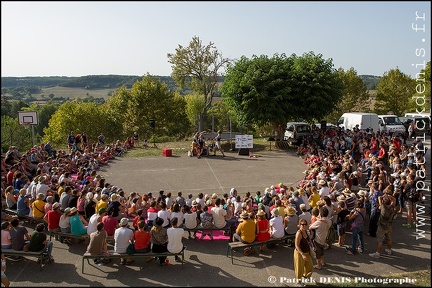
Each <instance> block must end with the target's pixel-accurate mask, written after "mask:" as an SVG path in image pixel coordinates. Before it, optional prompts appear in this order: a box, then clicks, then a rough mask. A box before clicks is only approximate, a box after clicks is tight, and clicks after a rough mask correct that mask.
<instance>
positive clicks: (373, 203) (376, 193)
mask: <svg viewBox="0 0 432 288" xmlns="http://www.w3.org/2000/svg"><path fill="white" fill-rule="evenodd" d="M379 196H383V192H382V191H381V190H375V191H374V193H373V194H372V197H371V199H370V201H371V211H372V212H376V211H377V210H378V197H379Z"/></svg>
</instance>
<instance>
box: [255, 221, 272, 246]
mask: <svg viewBox="0 0 432 288" xmlns="http://www.w3.org/2000/svg"><path fill="white" fill-rule="evenodd" d="M257 222H258V228H259V231H257V235H256V238H255V240H256V241H260V242H262V241H267V240H269V239H270V232H269V231H267V232H263V233H260V231H265V230H267V229H268V227H269V221H268V220H267V219H258V220H257Z"/></svg>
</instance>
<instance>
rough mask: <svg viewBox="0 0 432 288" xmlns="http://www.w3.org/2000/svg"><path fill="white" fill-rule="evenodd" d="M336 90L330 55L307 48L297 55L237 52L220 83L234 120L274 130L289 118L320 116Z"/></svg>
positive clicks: (332, 101) (330, 105) (338, 94)
mask: <svg viewBox="0 0 432 288" xmlns="http://www.w3.org/2000/svg"><path fill="white" fill-rule="evenodd" d="M342 90H343V83H342V81H341V79H340V77H338V75H337V73H336V71H335V70H334V68H333V64H332V60H331V59H328V60H325V59H323V58H322V55H321V54H319V55H315V54H314V53H312V52H309V53H305V54H303V55H302V56H301V57H298V56H296V55H295V54H293V55H291V56H290V57H286V56H285V54H281V55H278V54H275V55H274V56H273V57H272V58H268V57H267V56H265V55H261V56H260V57H257V56H255V55H254V56H253V57H252V59H248V58H246V57H245V56H243V57H241V59H240V60H239V61H238V62H236V63H235V65H233V66H232V67H229V68H228V70H227V75H226V76H225V81H224V83H223V85H222V88H221V91H222V97H223V98H224V101H226V103H227V105H228V107H230V109H233V110H234V111H235V113H236V114H237V116H238V118H239V121H240V124H243V125H245V124H248V123H253V124H256V125H266V124H271V125H272V126H273V127H274V129H275V130H278V131H279V133H282V132H283V129H284V128H285V126H286V122H288V121H290V120H304V121H312V120H313V119H322V117H324V116H325V115H326V114H328V113H329V112H330V111H331V110H332V109H333V108H334V105H336V104H337V103H338V101H339V99H340V98H341V96H342ZM280 135H281V134H280Z"/></svg>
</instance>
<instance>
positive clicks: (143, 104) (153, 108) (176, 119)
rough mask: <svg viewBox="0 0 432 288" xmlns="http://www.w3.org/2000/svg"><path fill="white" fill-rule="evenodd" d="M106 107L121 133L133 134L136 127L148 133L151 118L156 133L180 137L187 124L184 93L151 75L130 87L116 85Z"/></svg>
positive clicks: (138, 130) (137, 129)
mask: <svg viewBox="0 0 432 288" xmlns="http://www.w3.org/2000/svg"><path fill="white" fill-rule="evenodd" d="M107 107H108V111H109V112H110V114H111V115H112V116H113V118H114V119H115V120H116V122H117V123H120V124H121V125H122V131H123V134H124V136H126V135H129V136H132V134H133V132H135V131H137V132H138V133H144V134H147V135H150V134H151V132H152V131H151V128H150V124H149V121H150V119H154V120H155V122H156V127H155V133H156V134H157V135H168V136H178V137H180V136H182V135H184V133H185V130H187V129H188V128H189V123H188V122H187V121H185V119H186V118H187V117H186V112H185V109H186V102H185V101H184V99H183V97H182V96H180V95H179V94H177V93H174V92H171V91H170V90H169V88H168V86H167V85H166V84H165V83H163V82H161V81H160V80H158V79H157V78H155V77H153V76H150V75H147V76H145V77H143V78H142V80H141V81H137V82H135V84H134V85H133V86H132V88H131V89H126V87H124V86H123V87H121V88H119V89H118V90H117V91H116V93H115V95H113V96H112V97H111V98H110V99H109V100H108V102H107Z"/></svg>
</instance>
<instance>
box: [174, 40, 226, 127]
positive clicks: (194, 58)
mask: <svg viewBox="0 0 432 288" xmlns="http://www.w3.org/2000/svg"><path fill="white" fill-rule="evenodd" d="M167 57H168V62H169V63H171V64H172V66H171V67H172V69H173V70H172V73H171V77H172V78H173V79H174V81H175V82H176V83H177V85H178V86H179V87H180V88H181V89H184V88H191V89H192V91H193V92H195V93H197V94H200V95H203V96H204V103H205V105H204V107H203V109H202V111H201V112H200V114H201V116H203V115H205V114H206V112H207V110H208V109H209V108H210V105H211V103H212V100H213V96H214V95H215V93H216V92H217V88H218V86H217V84H218V76H220V73H221V72H220V70H221V69H223V68H224V67H225V66H226V65H227V64H228V63H230V60H229V59H227V58H223V56H222V53H220V52H219V51H218V50H217V48H216V46H215V45H214V43H212V42H210V43H209V44H208V45H203V44H202V41H201V40H200V38H199V37H197V36H194V37H193V38H192V40H191V41H190V43H189V46H187V47H184V46H182V45H178V48H176V49H175V53H168V54H167ZM200 119H201V121H200V126H202V121H203V117H200ZM199 128H200V129H201V127H199Z"/></svg>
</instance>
